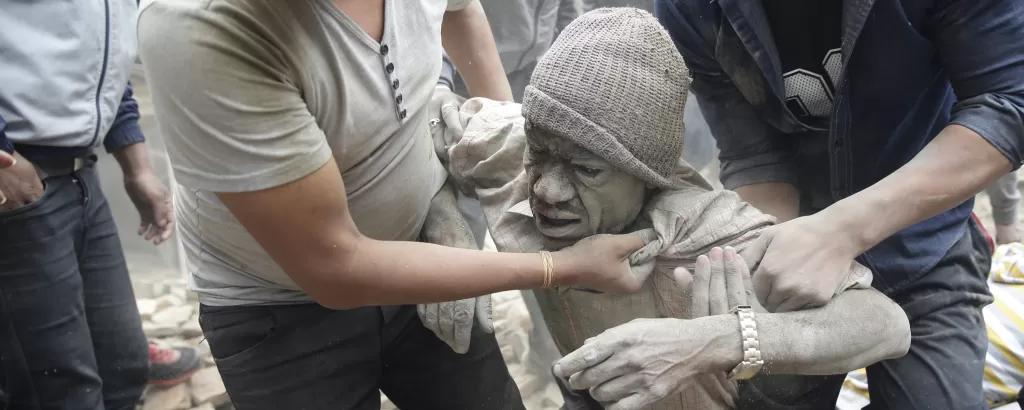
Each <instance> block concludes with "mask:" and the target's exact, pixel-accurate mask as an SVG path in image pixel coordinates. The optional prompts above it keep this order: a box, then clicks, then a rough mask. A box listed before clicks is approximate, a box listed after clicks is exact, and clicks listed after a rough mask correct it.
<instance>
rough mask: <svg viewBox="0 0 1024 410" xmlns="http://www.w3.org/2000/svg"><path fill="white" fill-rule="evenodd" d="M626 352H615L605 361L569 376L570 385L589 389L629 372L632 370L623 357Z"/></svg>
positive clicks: (574, 387)
mask: <svg viewBox="0 0 1024 410" xmlns="http://www.w3.org/2000/svg"><path fill="white" fill-rule="evenodd" d="M625 355H626V354H625V353H624V354H613V355H611V357H609V358H608V359H605V361H603V362H601V363H598V364H596V365H594V366H591V367H590V368H588V369H584V370H583V371H582V372H579V373H576V374H574V375H572V376H570V377H569V386H570V387H572V388H573V389H574V390H587V389H590V388H592V387H596V386H600V385H601V384H604V383H605V382H607V381H609V380H611V379H614V378H616V377H620V376H624V375H626V374H629V373H630V372H631V371H632V370H631V367H630V366H627V365H626V363H625V360H624V359H623V357H625Z"/></svg>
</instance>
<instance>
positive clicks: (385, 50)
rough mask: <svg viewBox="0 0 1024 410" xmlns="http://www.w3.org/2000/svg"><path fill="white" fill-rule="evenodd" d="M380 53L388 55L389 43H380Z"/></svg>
mask: <svg viewBox="0 0 1024 410" xmlns="http://www.w3.org/2000/svg"><path fill="white" fill-rule="evenodd" d="M380 54H381V55H385V56H386V55H388V45H387V44H381V45H380Z"/></svg>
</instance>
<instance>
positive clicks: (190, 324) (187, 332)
mask: <svg viewBox="0 0 1024 410" xmlns="http://www.w3.org/2000/svg"><path fill="white" fill-rule="evenodd" d="M202 335H203V328H202V327H201V326H199V318H198V317H194V316H193V317H191V318H189V319H188V320H186V321H185V323H184V324H182V325H181V337H198V336H202Z"/></svg>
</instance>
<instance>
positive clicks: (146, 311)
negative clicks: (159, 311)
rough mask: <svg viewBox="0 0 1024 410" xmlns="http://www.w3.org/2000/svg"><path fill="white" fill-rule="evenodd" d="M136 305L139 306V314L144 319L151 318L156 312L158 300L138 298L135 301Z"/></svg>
mask: <svg viewBox="0 0 1024 410" xmlns="http://www.w3.org/2000/svg"><path fill="white" fill-rule="evenodd" d="M135 305H136V306H138V308H139V316H141V317H142V320H149V319H150V318H152V317H153V314H154V313H156V300H153V299H138V300H136V301H135Z"/></svg>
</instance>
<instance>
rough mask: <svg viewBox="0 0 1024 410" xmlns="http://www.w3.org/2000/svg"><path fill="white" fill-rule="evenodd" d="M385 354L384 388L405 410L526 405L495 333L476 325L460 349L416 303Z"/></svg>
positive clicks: (395, 327) (387, 337) (390, 332)
mask: <svg viewBox="0 0 1024 410" xmlns="http://www.w3.org/2000/svg"><path fill="white" fill-rule="evenodd" d="M383 360H384V375H383V378H382V381H381V390H383V391H384V394H386V395H387V396H388V398H390V399H391V401H392V402H393V403H394V404H395V405H396V406H398V408H400V409H402V410H417V409H459V410H472V409H480V410H506V409H515V410H520V409H523V408H524V407H523V400H522V398H521V397H520V395H519V389H518V388H517V387H516V384H515V381H514V380H512V376H510V375H509V374H508V369H507V368H506V367H505V361H504V359H502V356H501V351H500V350H499V349H498V342H497V340H495V339H494V335H493V334H488V333H484V332H482V331H480V330H479V328H474V329H473V335H472V339H471V340H470V345H469V351H468V352H466V353H465V354H457V353H455V352H454V351H453V350H452V349H451V348H450V347H448V345H446V344H444V342H442V341H441V340H440V339H438V338H437V336H435V335H434V334H433V333H432V332H430V331H429V330H427V329H426V328H425V327H423V325H422V324H421V323H420V320H419V317H417V316H416V307H415V306H403V307H402V308H401V310H399V312H398V314H397V315H396V316H395V317H394V318H393V319H392V320H391V321H390V322H389V323H387V325H385V328H384V353H383ZM239 410H243V409H239Z"/></svg>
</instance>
